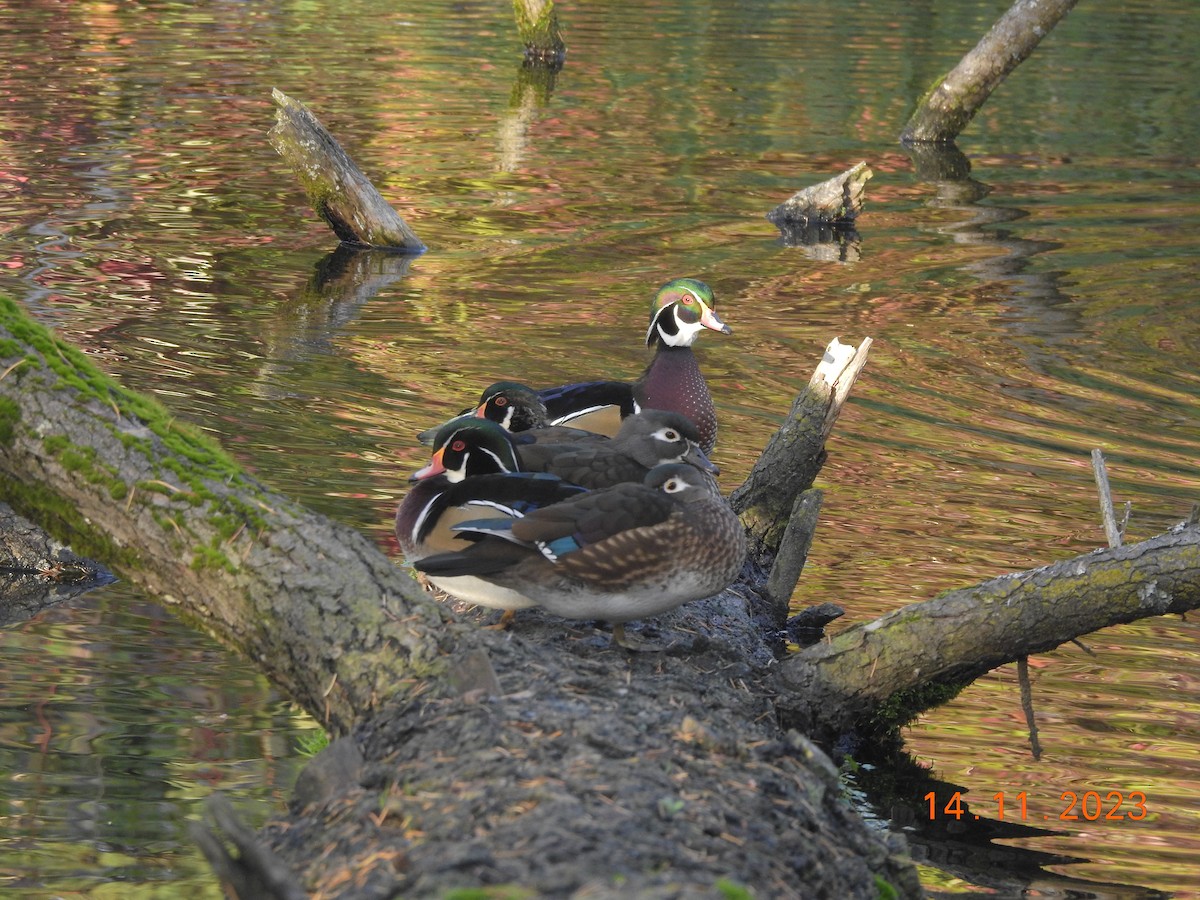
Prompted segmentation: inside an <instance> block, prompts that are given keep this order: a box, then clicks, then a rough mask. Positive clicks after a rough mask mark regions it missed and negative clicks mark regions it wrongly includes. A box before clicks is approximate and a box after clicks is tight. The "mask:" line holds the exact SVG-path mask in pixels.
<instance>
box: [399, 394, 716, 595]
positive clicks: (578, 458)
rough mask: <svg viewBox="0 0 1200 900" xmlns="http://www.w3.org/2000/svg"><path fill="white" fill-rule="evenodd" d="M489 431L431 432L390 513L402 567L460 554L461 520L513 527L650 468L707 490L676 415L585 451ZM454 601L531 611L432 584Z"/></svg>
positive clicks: (628, 428)
mask: <svg viewBox="0 0 1200 900" xmlns="http://www.w3.org/2000/svg"><path fill="white" fill-rule="evenodd" d="M523 437H524V436H523V435H522V434H516V435H512V434H509V433H508V432H506V431H504V429H503V428H501V427H500V426H499V425H497V424H496V423H494V422H492V421H490V420H488V419H480V418H478V417H475V416H470V415H466V416H460V417H459V418H457V419H452V420H451V421H450V422H448V423H446V424H445V425H444V426H442V428H441V429H440V431H439V432H438V436H437V439H436V441H435V443H436V447H435V449H434V452H433V455H432V457H431V458H430V462H429V464H428V465H426V466H425V467H423V468H422V469H420V470H419V471H418V472H416V473H415V474H414V475H413V476H412V480H413V481H414V482H416V483H415V485H414V487H413V488H412V490H410V491H409V493H408V495H407V496H406V497H405V498H404V500H403V501H402V502H401V503H400V505H399V507H398V509H397V510H396V523H395V529H396V538H397V541H398V542H399V544H400V548H401V550H402V551H403V552H404V555H405V557H406V558H407V559H408V561H409V562H410V563H416V562H417V561H419V560H421V559H423V558H424V557H426V556H430V555H432V554H436V553H439V552H447V551H453V550H456V549H461V548H462V547H463V545H464V543H465V542H466V541H467V540H469V538H467V537H465V536H463V535H461V534H458V533H457V532H455V531H454V526H455V525H457V524H458V523H461V522H463V521H465V520H468V519H483V518H497V519H512V518H518V517H521V516H523V515H525V514H527V513H528V512H530V511H532V510H534V509H538V508H541V507H544V506H549V505H550V504H553V503H556V502H558V501H560V500H563V499H567V498H569V497H571V496H573V495H574V494H577V493H580V492H582V491H583V490H585V489H589V488H590V489H596V488H606V487H610V486H612V485H614V484H618V483H621V482H626V481H641V480H642V479H643V478H644V477H645V475H646V473H647V472H648V471H649V470H650V469H652V468H653V467H654V466H657V465H660V464H662V463H666V462H681V463H683V464H686V465H687V466H688V467H689V468H693V469H694V470H695V471H696V472H697V473H703V476H704V478H705V479H706V480H707V483H708V484H710V485H712V488H710V489H711V490H714V491H715V483H714V482H713V475H714V474H715V473H716V472H717V471H718V470H717V468H716V466H714V465H713V464H712V463H711V462H709V460H708V458H707V457H706V456H705V455H704V454H703V452H701V451H700V449H699V447H698V446H697V445H696V438H697V432H696V428H695V426H694V425H693V424H692V423H691V422H690V421H688V419H687V418H685V417H684V416H682V415H680V414H679V413H671V412H666V411H663V410H647V411H646V412H644V413H641V414H639V415H637V416H632V417H630V418H629V419H628V420H627V421H626V422H625V424H623V425H622V426H621V431H620V432H619V434H618V436H617V437H616V438H613V439H612V440H605V441H603V442H602V443H592V444H537V443H531V442H526V441H524V440H523ZM430 580H431V581H433V583H434V584H435V585H437V586H438V587H440V588H442V589H443V590H445V591H446V592H447V593H448V594H451V595H453V596H455V597H458V598H459V599H462V600H466V601H468V602H471V603H476V604H479V605H482V606H491V607H494V608H498V609H506V610H507V609H520V608H522V607H523V606H528V605H530V604H529V602H528V601H527V598H525V597H524V596H523V595H522V594H521V592H520V591H516V590H510V591H507V592H503V593H497V592H495V591H492V590H486V591H483V592H482V593H481V592H480V590H479V587H480V586H479V584H478V583H477V582H476V581H475V580H473V579H471V578H462V579H438V578H431V579H430Z"/></svg>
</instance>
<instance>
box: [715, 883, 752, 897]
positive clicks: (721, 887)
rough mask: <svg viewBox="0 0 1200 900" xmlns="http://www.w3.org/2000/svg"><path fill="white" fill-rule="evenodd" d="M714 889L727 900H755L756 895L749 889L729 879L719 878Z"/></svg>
mask: <svg viewBox="0 0 1200 900" xmlns="http://www.w3.org/2000/svg"><path fill="white" fill-rule="evenodd" d="M713 887H715V888H716V889H717V892H718V893H719V894H720V895H721V896H722V897H725V898H726V900H754V894H753V893H752V892H751V891H750V889H749V888H748V887H746V886H745V885H742V884H738V883H737V882H736V881H730V880H729V879H728V878H718V879H717V883H716V884H715V885H713Z"/></svg>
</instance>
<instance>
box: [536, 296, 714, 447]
mask: <svg viewBox="0 0 1200 900" xmlns="http://www.w3.org/2000/svg"><path fill="white" fill-rule="evenodd" d="M715 302H716V301H715V299H714V298H713V292H712V289H711V288H710V287H709V286H708V285H707V284H705V283H704V282H703V281H698V280H696V279H695V278H676V279H675V280H674V281H668V282H667V283H666V284H664V285H663V286H662V287H661V288H659V290H658V293H657V294H656V295H655V297H654V302H653V303H652V304H651V306H650V327H649V328H648V329H647V331H646V346H648V347H654V348H655V353H654V358H653V359H652V360H651V361H650V364H649V365H648V366H646V369H645V371H643V372H642V374H641V375H640V376H638V378H637V380H636V381H633V382H624V381H589V382H584V383H580V384H568V385H563V386H561V387H554V388H545V389H542V390H540V391H538V396H539V397H540V398H541V400H542V402H543V403H544V404H545V407H546V411H547V415H548V417H549V419H550V422H551V423H552V424H556V425H570V426H572V427H574V428H583V429H585V430H587V431H595V432H598V433H600V434H607V435H609V436H613V435H615V434H616V433H617V430H618V428H619V427H620V423H621V421H622V420H623V419H625V418H626V417H628V416H631V415H633V414H634V413H636V412H639V411H641V410H643V409H669V410H673V411H675V412H680V413H683V414H684V415H685V416H687V417H688V418H689V419H691V420H692V421H693V422H695V423H696V427H697V428H699V429H700V447H701V449H702V450H703V451H704V452H705V453H711V452H712V449H713V447H714V446H715V445H716V442H717V413H716V410H715V409H714V408H713V401H712V395H711V394H710V393H709V390H708V383H707V382H706V381H705V380H704V375H703V374H701V372H700V366H699V365H698V364H697V363H696V355H695V354H694V353H693V352H692V344H693V343H695V340H696V338H697V337H698V336H699V334H700V333H701V332H702V331H704V329H706V328H707V329H711V330H712V331H717V332H720V333H721V334H732V333H733V332H732V329H731V328H730V327H729V326H728V325H726V324H725V323H724V322H722V321H721V319H720V317H719V316H718V315H717V313H716V310H715V309H714V306H715Z"/></svg>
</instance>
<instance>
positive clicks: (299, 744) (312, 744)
mask: <svg viewBox="0 0 1200 900" xmlns="http://www.w3.org/2000/svg"><path fill="white" fill-rule="evenodd" d="M328 746H329V735H328V733H326V732H324V731H322V730H321V729H319V728H314V729H313V730H312V731H309V732H307V733H305V734H301V735H297V737H296V752H298V753H299V754H300V755H301V756H303V757H306V758H309V759H311V758H312V757H314V756H316V755H317V754H318V753H320V752H321V751H322V750H324V749H325V748H326V747H328Z"/></svg>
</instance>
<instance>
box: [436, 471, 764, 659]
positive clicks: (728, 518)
mask: <svg viewBox="0 0 1200 900" xmlns="http://www.w3.org/2000/svg"><path fill="white" fill-rule="evenodd" d="M455 528H456V530H458V531H461V532H469V533H472V534H474V535H475V536H477V537H478V538H479V540H477V541H476V542H475V543H473V544H471V545H470V546H468V547H466V548H465V549H463V550H461V551H458V552H454V553H443V554H438V555H435V556H429V557H425V558H424V559H421V560H419V561H417V563H416V568H417V569H419V570H420V571H422V572H425V573H426V574H427V575H429V576H431V577H437V578H449V577H456V578H457V577H464V576H469V577H475V578H477V579H479V582H481V583H483V584H485V585H491V586H493V587H494V588H495V589H496V591H497V592H498V593H499V594H501V595H504V594H505V592H509V591H519V592H520V593H521V596H523V597H525V598H528V599H529V600H531V601H533V602H535V603H536V604H537V605H538V606H540V607H542V608H543V609H545V610H547V611H548V612H551V613H554V614H556V615H560V616H565V617H567V618H572V619H601V620H604V621H608V622H613V623H615V625H614V628H613V638H614V640H616V641H617V643H619V644H621V645H623V646H629V644H628V643H627V642H626V640H625V632H624V623H625V622H628V621H630V620H631V619H641V618H646V617H648V616H654V615H658V614H660V613H663V612H666V611H667V610H669V609H674V608H675V607H676V606H679V605H680V604H682V603H686V602H687V601H689V600H699V599H702V598H704V597H710V596H712V595H714V594H716V593H718V592H720V591H721V590H724V589H725V588H726V587H728V586H729V585H730V584H731V583H732V582H733V580H734V579H735V578H736V577H737V575H738V573H739V572H740V571H741V567H742V563H743V561H744V559H745V556H746V536H745V532H744V530H743V529H742V525H741V522H740V521H739V520H738V517H737V516H736V515H735V514H734V512H733V510H732V509H730V507H729V504H728V503H727V502H726V501H725V500H724V499H722V498H721V497H718V496H714V495H713V494H712V493H711V492H710V491H709V489H708V486H707V485H706V484H705V483H704V475H703V473H701V472H700V471H698V470H697V469H696V468H694V467H693V466H689V465H681V464H669V465H662V466H656V467H655V468H654V469H652V470H651V471H650V472H649V473H648V474H647V475H646V478H645V479H644V480H643V482H641V483H639V484H629V483H626V484H619V485H615V486H613V487H611V488H606V489H604V490H599V491H588V492H587V493H583V494H579V495H577V496H574V497H570V498H567V499H565V500H562V501H561V502H558V503H555V504H553V505H550V506H543V507H540V508H538V509H535V510H531V511H529V512H528V513H526V514H525V515H524V516H522V517H520V518H515V519H508V520H481V521H477V522H463V523H461V524H459V525H457V526H455Z"/></svg>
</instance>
